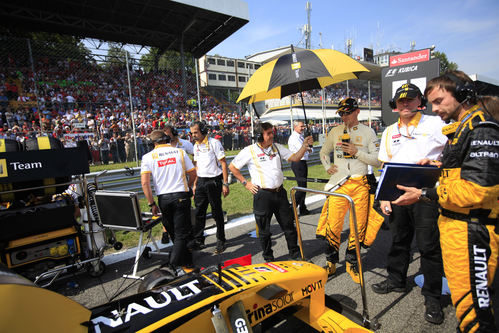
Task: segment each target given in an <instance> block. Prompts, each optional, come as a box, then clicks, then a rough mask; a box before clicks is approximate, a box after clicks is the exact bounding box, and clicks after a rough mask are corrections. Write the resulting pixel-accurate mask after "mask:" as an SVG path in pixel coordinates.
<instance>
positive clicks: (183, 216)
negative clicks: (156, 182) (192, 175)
mask: <svg viewBox="0 0 499 333" xmlns="http://www.w3.org/2000/svg"><path fill="white" fill-rule="evenodd" d="M158 204H159V209H160V210H161V213H162V214H163V225H164V226H165V228H166V231H168V233H169V234H170V236H171V238H172V239H173V248H172V251H171V253H170V266H172V267H178V266H184V265H192V253H191V252H190V251H189V250H188V249H187V243H188V242H189V240H190V239H191V237H192V232H191V231H192V229H191V198H190V196H189V192H176V193H167V194H161V195H160V196H158Z"/></svg>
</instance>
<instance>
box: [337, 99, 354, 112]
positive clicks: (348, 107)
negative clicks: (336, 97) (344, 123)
mask: <svg viewBox="0 0 499 333" xmlns="http://www.w3.org/2000/svg"><path fill="white" fill-rule="evenodd" d="M358 108H359V104H358V103H357V101H356V100H355V99H353V98H351V97H347V98H345V99H344V100H342V101H341V102H340V104H338V111H336V112H353V111H355V110H357V109H358Z"/></svg>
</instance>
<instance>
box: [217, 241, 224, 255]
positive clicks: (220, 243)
mask: <svg viewBox="0 0 499 333" xmlns="http://www.w3.org/2000/svg"><path fill="white" fill-rule="evenodd" d="M226 248H227V245H225V242H224V241H217V248H216V249H215V252H214V253H215V254H220V253H223V252H224V251H225V249H226Z"/></svg>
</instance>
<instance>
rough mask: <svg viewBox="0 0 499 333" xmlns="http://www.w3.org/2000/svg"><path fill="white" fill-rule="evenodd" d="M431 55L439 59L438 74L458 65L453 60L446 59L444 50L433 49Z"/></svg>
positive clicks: (452, 69)
mask: <svg viewBox="0 0 499 333" xmlns="http://www.w3.org/2000/svg"><path fill="white" fill-rule="evenodd" d="M433 57H434V58H438V59H440V74H444V73H445V72H447V71H455V70H456V69H457V67H458V66H457V64H456V63H455V62H452V61H449V59H447V55H446V54H445V53H444V52H438V51H435V52H434V53H433Z"/></svg>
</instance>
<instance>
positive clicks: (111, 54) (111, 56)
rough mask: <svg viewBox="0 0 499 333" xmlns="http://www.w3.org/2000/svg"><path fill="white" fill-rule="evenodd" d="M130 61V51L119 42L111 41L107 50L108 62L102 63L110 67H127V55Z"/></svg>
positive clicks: (105, 66)
mask: <svg viewBox="0 0 499 333" xmlns="http://www.w3.org/2000/svg"><path fill="white" fill-rule="evenodd" d="M127 55H128V59H129V61H130V59H131V58H130V52H128V51H126V50H124V49H123V48H122V47H121V46H120V45H119V44H117V43H109V49H108V50H107V56H106V62H105V63H104V64H103V65H102V67H104V68H109V67H112V66H119V67H125V66H126V56H127Z"/></svg>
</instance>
